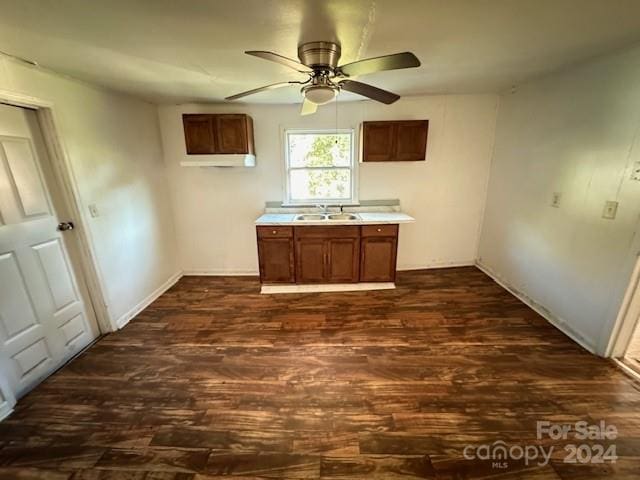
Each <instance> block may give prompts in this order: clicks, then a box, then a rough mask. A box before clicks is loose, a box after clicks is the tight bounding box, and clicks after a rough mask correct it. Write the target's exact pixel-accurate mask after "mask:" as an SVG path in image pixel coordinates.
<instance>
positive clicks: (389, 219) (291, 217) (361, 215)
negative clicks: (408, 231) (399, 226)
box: [255, 212, 416, 226]
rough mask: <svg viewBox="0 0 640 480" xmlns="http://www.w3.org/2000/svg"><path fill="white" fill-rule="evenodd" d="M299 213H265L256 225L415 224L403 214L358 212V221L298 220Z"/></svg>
mask: <svg viewBox="0 0 640 480" xmlns="http://www.w3.org/2000/svg"><path fill="white" fill-rule="evenodd" d="M298 215H299V213H265V214H264V215H261V216H260V217H258V219H257V220H256V222H255V223H256V225H324V226H329V225H384V224H395V223H413V222H415V221H416V220H415V218H413V217H411V216H409V215H407V214H406V213H402V212H371V213H368V212H358V213H354V214H353V215H357V216H358V219H357V220H296V219H295V218H296V217H297V216H298Z"/></svg>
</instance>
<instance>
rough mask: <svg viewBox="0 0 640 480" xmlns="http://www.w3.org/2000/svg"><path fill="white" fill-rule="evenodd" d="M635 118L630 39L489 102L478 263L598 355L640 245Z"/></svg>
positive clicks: (639, 87)
mask: <svg viewBox="0 0 640 480" xmlns="http://www.w3.org/2000/svg"><path fill="white" fill-rule="evenodd" d="M639 128H640V48H636V49H633V50H629V51H626V52H623V53H621V54H617V55H615V56H610V57H607V58H602V59H598V60H596V61H593V62H590V63H588V64H583V65H580V66H577V67H573V68H571V69H569V70H566V71H564V72H560V73H556V74H553V75H550V76H547V77H544V78H541V79H539V80H537V81H533V82H531V83H529V84H527V85H524V86H522V87H521V88H519V89H518V91H517V93H515V94H505V95H504V96H503V97H502V98H501V101H500V111H499V115H498V125H497V127H496V146H495V155H494V158H493V162H492V169H491V180H490V185H489V195H488V199H487V208H486V217H485V221H484V226H483V230H482V239H481V245H480V252H479V256H480V262H481V264H482V265H485V266H487V267H488V268H489V269H490V270H491V271H493V272H494V274H495V275H496V276H497V277H498V278H500V279H501V280H502V281H504V282H505V283H507V284H509V285H511V286H512V287H514V288H515V289H517V290H519V291H521V292H522V293H523V294H524V295H526V296H528V297H529V298H531V299H532V300H533V301H534V302H536V303H538V304H539V305H541V306H542V307H544V308H546V309H547V310H548V311H549V313H548V315H549V316H550V317H551V318H552V320H555V321H557V322H560V323H564V328H565V330H566V331H568V332H569V333H572V334H573V335H574V336H575V337H576V338H578V339H579V340H580V341H581V342H582V343H583V344H584V345H585V346H587V347H588V348H590V349H593V350H595V351H597V352H598V353H600V354H603V353H604V352H605V348H606V344H607V341H608V339H609V337H610V334H611V329H612V326H613V323H614V319H615V317H616V313H617V311H618V308H619V306H620V302H621V300H622V297H623V295H624V291H625V287H626V285H627V282H628V280H629V275H630V273H631V271H632V269H633V266H634V259H635V255H636V253H637V252H638V251H639V249H640V243H639V241H640V239H639V238H638V236H637V235H636V233H637V232H638V218H639V215H640V182H638V181H632V180H630V175H631V166H632V163H633V162H634V161H640V143H638V132H639ZM553 192H561V193H562V199H561V205H560V208H552V207H551V206H550V202H551V197H552V193H553ZM606 200H617V201H619V202H620V207H619V209H618V216H617V218H616V219H615V220H605V219H603V218H602V212H603V207H604V203H605V201H606Z"/></svg>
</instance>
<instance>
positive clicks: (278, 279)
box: [258, 227, 296, 283]
mask: <svg viewBox="0 0 640 480" xmlns="http://www.w3.org/2000/svg"><path fill="white" fill-rule="evenodd" d="M294 259H295V257H294V253H293V228H292V227H258V263H259V267H260V281H261V282H262V283H295V281H296V276H295V268H294V265H295V263H294Z"/></svg>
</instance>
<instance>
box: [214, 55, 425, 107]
mask: <svg viewBox="0 0 640 480" xmlns="http://www.w3.org/2000/svg"><path fill="white" fill-rule="evenodd" d="M244 53H246V54H248V55H253V56H254V57H259V58H263V59H265V60H269V61H271V62H276V63H279V64H281V65H285V66H287V67H289V68H292V69H294V70H296V71H298V72H300V73H304V74H306V75H308V76H309V78H308V79H307V80H305V81H303V82H302V81H290V82H279V83H272V84H271V85H265V86H264V87H260V88H254V89H253V90H249V91H246V92H242V93H238V94H236V95H231V96H230V97H227V98H226V100H237V99H239V98H242V97H246V96H247V95H253V94H254V93H258V92H263V91H265V90H274V89H276V88H282V87H288V86H290V85H302V88H301V89H300V91H301V92H302V94H303V95H304V102H303V103H302V110H301V111H300V114H301V115H309V114H312V113H315V111H316V109H317V108H318V105H324V104H325V103H328V102H330V101H331V100H333V99H334V98H335V96H336V95H337V93H338V92H339V91H341V90H346V91H348V92H352V93H357V94H359V95H362V96H364V97H367V98H370V99H372V100H376V101H378V102H382V103H385V104H387V105H388V104H391V103H393V102H395V101H396V100H398V99H399V98H400V96H399V95H396V94H395V93H392V92H388V91H386V90H382V89H381V88H377V87H374V86H372V85H368V84H366V83H362V82H356V81H355V80H351V79H350V77H354V76H360V75H367V74H369V73H375V72H382V71H385V70H397V69H401V68H414V67H419V66H420V60H418V58H417V57H416V56H415V55H414V54H413V53H411V52H403V53H396V54H393V55H385V56H382V57H375V58H367V59H365V60H359V61H357V62H353V63H347V64H346V65H341V66H338V60H339V59H340V53H341V49H340V45H338V44H337V43H333V42H308V43H303V44H302V45H300V46H299V47H298V58H299V59H300V62H297V61H295V60H292V59H291V58H287V57H283V56H282V55H278V54H277V53H273V52H266V51H261V50H251V51H247V52H244Z"/></svg>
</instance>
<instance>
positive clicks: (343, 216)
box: [327, 213, 358, 220]
mask: <svg viewBox="0 0 640 480" xmlns="http://www.w3.org/2000/svg"><path fill="white" fill-rule="evenodd" d="M327 218H328V219H329V220H357V219H358V216H357V215H354V214H353V213H331V214H329V215H327Z"/></svg>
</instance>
